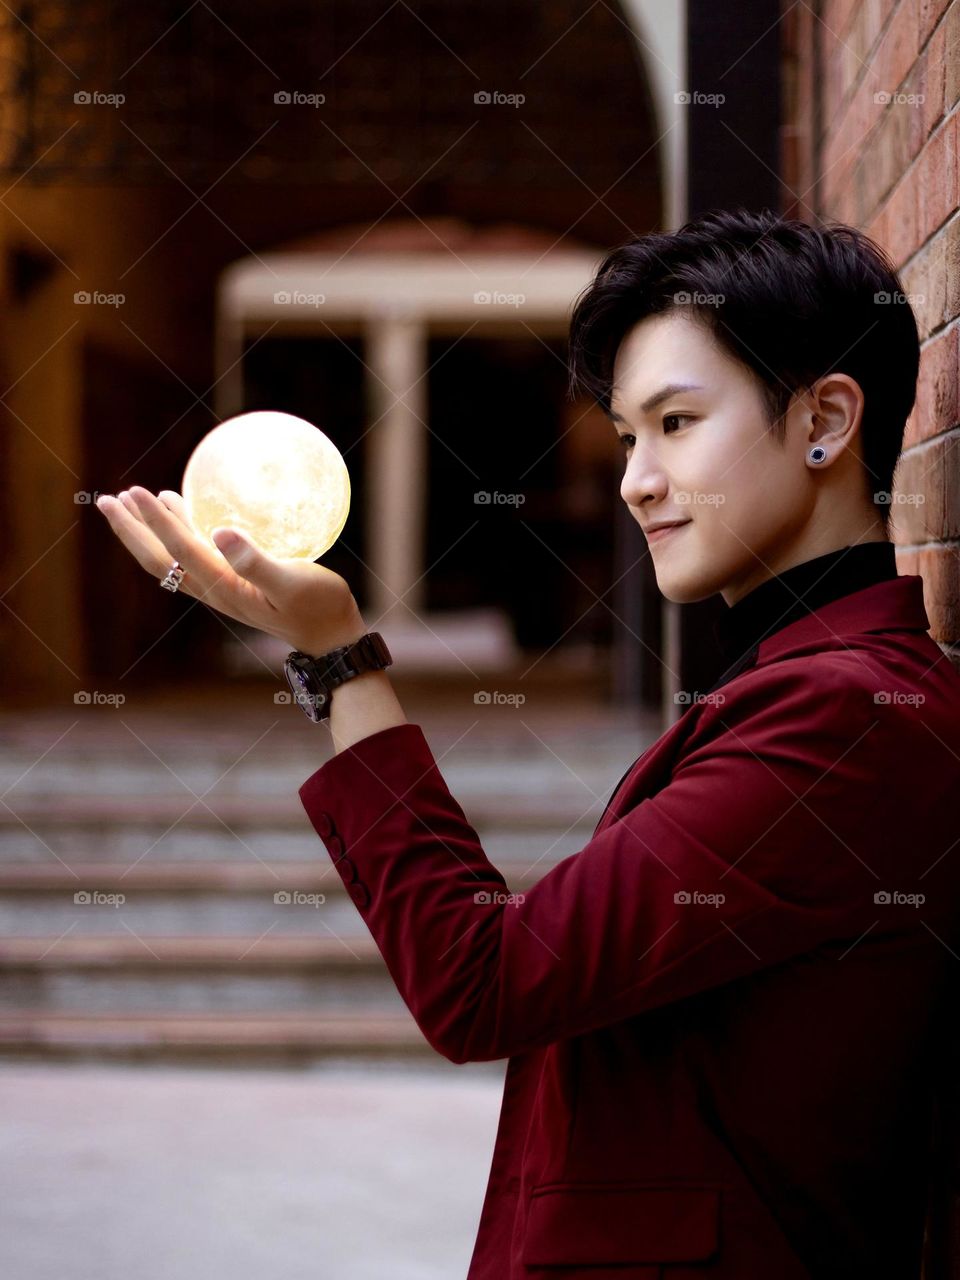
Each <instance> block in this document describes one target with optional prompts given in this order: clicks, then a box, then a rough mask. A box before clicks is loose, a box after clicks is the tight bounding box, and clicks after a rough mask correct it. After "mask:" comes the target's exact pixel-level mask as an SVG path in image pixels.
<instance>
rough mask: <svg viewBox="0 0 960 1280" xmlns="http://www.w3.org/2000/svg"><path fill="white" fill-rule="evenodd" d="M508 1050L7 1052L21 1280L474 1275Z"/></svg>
mask: <svg viewBox="0 0 960 1280" xmlns="http://www.w3.org/2000/svg"><path fill="white" fill-rule="evenodd" d="M503 1065H504V1064H503V1063H483V1064H467V1065H466V1066H455V1065H454V1064H452V1063H451V1064H449V1065H447V1064H441V1065H440V1066H439V1067H437V1068H432V1067H427V1068H405V1067H403V1066H399V1067H393V1068H388V1067H386V1066H383V1065H380V1066H371V1067H355V1066H344V1067H324V1068H318V1069H316V1070H315V1071H311V1072H304V1073H292V1072H288V1071H285V1072H276V1073H272V1072H267V1071H252V1070H250V1071H247V1070H237V1071H228V1070H213V1069H211V1070H202V1069H197V1070H191V1069H186V1068H178V1069H160V1068H144V1067H132V1068H123V1067H77V1066H68V1067H63V1066H56V1065H38V1066H22V1067H21V1066H11V1065H5V1066H0V1117H2V1119H0V1276H3V1277H4V1280H130V1278H131V1277H136V1280H179V1278H180V1277H183V1278H184V1280H186V1278H192V1277H198V1278H200V1277H202V1278H203V1280H228V1277H229V1280H462V1278H463V1277H464V1276H465V1275H466V1270H467V1265H468V1262H469V1259H470V1253H471V1251H472V1247H473V1241H474V1236H475V1234H476V1227H477V1222H478V1219H479V1214H480V1205H481V1201H482V1196H483V1190H484V1187H485V1185H486V1178H487V1172H488V1169H489V1164H490V1156H491V1154H492V1150H493V1140H494V1136H495V1132H496V1122H497V1116H498V1112H499V1103H500V1095H501V1092H502V1082H503Z"/></svg>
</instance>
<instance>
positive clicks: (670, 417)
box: [663, 413, 693, 435]
mask: <svg viewBox="0 0 960 1280" xmlns="http://www.w3.org/2000/svg"><path fill="white" fill-rule="evenodd" d="M671 421H672V422H692V421H693V417H692V415H691V414H689V413H668V414H667V415H666V417H665V418H664V419H663V429H664V431H665V432H666V433H667V435H670V434H672V433H671V432H670V431H668V430H667V423H668V422H671ZM677 429H678V428H676V427H674V428H673V430H674V431H676V430H677Z"/></svg>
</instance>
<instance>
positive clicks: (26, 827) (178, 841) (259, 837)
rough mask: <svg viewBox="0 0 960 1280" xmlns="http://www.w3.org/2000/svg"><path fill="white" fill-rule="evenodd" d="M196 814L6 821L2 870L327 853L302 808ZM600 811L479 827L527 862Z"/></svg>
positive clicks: (558, 848) (491, 844)
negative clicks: (235, 815)
mask: <svg viewBox="0 0 960 1280" xmlns="http://www.w3.org/2000/svg"><path fill="white" fill-rule="evenodd" d="M0 812H2V810H0ZM181 812H182V811H181ZM196 812H197V811H196V810H194V811H193V813H192V814H190V815H188V816H187V817H186V818H185V819H184V820H183V821H180V822H178V821H177V817H178V816H180V815H178V814H172V815H169V816H168V818H167V820H166V821H162V822H151V821H149V820H144V821H143V822H142V823H141V822H138V821H136V820H135V819H129V820H128V819H126V818H121V817H120V816H118V817H117V819H116V821H115V822H113V823H111V821H110V819H109V816H108V815H107V814H103V815H100V816H98V817H97V818H96V819H95V820H93V821H91V822H82V821H81V822H78V821H76V820H70V819H69V818H66V817H65V818H64V819H63V821H62V822H56V821H55V822H53V823H50V824H48V823H47V821H46V820H45V819H44V818H43V816H42V815H39V814H35V815H31V817H30V819H29V820H26V819H25V820H24V821H23V822H18V821H17V820H16V819H15V818H14V819H11V820H9V821H8V820H0V869H2V867H3V866H4V865H9V864H14V865H24V864H27V863H31V864H34V865H37V866H50V865H51V864H52V865H55V866H56V865H60V864H61V863H64V864H66V865H67V866H68V867H73V866H75V865H77V864H78V863H85V864H89V865H96V864H100V863H104V864H108V863H123V864H124V865H125V866H127V867H130V866H132V865H134V864H136V865H142V864H145V863H149V862H164V863H171V864H172V863H177V862H183V863H196V864H201V863H206V862H224V863H226V862H234V863H237V864H238V865H246V864H254V865H264V864H269V865H271V866H273V865H275V864H278V863H300V864H302V865H303V866H305V867H306V866H311V865H313V864H315V863H316V862H317V861H318V859H319V860H320V862H321V863H322V862H323V861H325V860H326V859H327V853H326V850H325V848H324V847H323V845H322V843H321V842H320V838H319V836H318V835H317V833H316V832H315V831H314V829H313V827H312V826H311V824H310V822H309V821H308V819H307V817H306V814H304V813H302V811H301V814H300V818H299V820H298V821H296V822H290V823H288V824H287V825H274V826H267V825H264V824H263V823H262V822H259V821H257V822H256V823H250V824H248V825H244V824H242V823H239V822H237V821H236V820H235V819H234V820H233V821H218V820H217V819H216V818H213V817H210V818H209V821H206V822H194V816H195V814H196ZM601 812H602V809H600V808H597V809H591V810H590V811H587V812H579V813H576V812H575V813H574V814H573V815H572V818H571V820H570V821H562V819H563V818H565V817H566V815H565V814H562V813H560V812H558V811H555V812H554V813H552V814H531V815H529V816H528V820H527V821H524V820H523V818H522V816H521V815H517V814H515V815H514V817H515V821H514V822H513V823H512V824H511V825H510V826H504V825H503V824H502V823H500V822H495V823H486V822H474V823H473V826H474V829H475V830H476V832H477V835H478V836H479V838H480V843H481V845H482V847H483V849H484V850H485V852H486V853H487V856H488V857H489V858H490V859H491V861H493V862H494V863H495V864H499V862H501V861H503V862H507V863H509V864H517V865H519V864H529V863H531V862H535V861H537V860H538V859H540V858H541V857H543V856H547V857H553V858H554V859H557V858H560V857H566V855H567V854H570V853H576V852H577V851H578V850H580V849H582V848H583V846H584V845H585V844H586V843H587V841H588V840H589V839H590V837H591V835H592V834H593V830H594V827H595V826H596V823H597V820H598V819H599V817H600V813H601ZM7 818H8V819H9V818H10V815H7ZM58 860H59V861H58Z"/></svg>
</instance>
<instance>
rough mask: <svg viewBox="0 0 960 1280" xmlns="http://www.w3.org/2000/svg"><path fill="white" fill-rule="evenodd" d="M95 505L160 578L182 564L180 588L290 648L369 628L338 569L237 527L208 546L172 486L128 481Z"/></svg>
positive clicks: (340, 640)
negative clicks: (279, 551)
mask: <svg viewBox="0 0 960 1280" xmlns="http://www.w3.org/2000/svg"><path fill="white" fill-rule="evenodd" d="M97 508H98V509H99V510H100V511H101V512H102V513H103V514H104V515H105V516H106V518H107V520H108V521H109V523H110V527H111V529H112V530H113V532H114V533H115V534H116V535H117V537H118V538H119V539H120V541H121V542H122V543H123V545H124V546H125V547H126V548H127V550H128V551H129V552H130V554H131V555H132V556H133V558H134V559H135V560H136V561H137V563H138V564H139V565H140V566H141V567H142V568H144V569H146V571H147V572H148V573H149V574H150V575H151V577H154V578H156V579H157V582H158V585H159V581H160V579H161V578H163V577H164V576H165V575H166V574H167V572H168V570H169V569H170V567H171V565H172V564H173V562H174V560H178V561H179V562H180V565H181V567H182V569H183V570H184V578H183V581H182V582H181V584H180V590H181V591H183V592H185V593H186V594H187V595H190V596H195V597H196V598H197V599H198V600H201V601H202V602H203V603H204V604H207V605H209V606H210V607H211V608H213V609H217V610H219V612H221V613H225V614H228V615H229V616H230V617H231V618H236V619H237V621H238V622H243V623H246V624H247V625H248V626H251V627H256V628H258V629H259V630H260V631H265V632H266V633H267V634H268V635H272V636H278V637H279V638H281V639H283V640H285V641H286V642H287V643H288V644H289V645H291V646H292V647H293V648H295V649H300V650H302V651H303V652H304V653H309V654H312V655H314V656H316V655H319V654H321V653H325V652H328V651H329V650H330V649H335V648H337V647H338V646H339V645H342V644H348V643H350V641H352V640H357V639H359V638H360V636H362V635H363V634H364V632H365V631H366V630H367V628H366V627H365V626H364V622H363V618H362V615H361V614H360V610H359V609H358V607H357V603H356V601H355V599H354V597H353V593H352V592H351V590H350V587H349V585H348V584H347V582H346V580H345V579H344V578H342V577H341V576H340V575H339V574H338V573H334V572H333V571H332V570H331V569H325V568H323V566H322V565H319V564H313V563H310V562H308V561H305V560H280V559H277V558H276V557H275V556H271V555H268V554H267V553H266V552H265V551H263V550H261V548H259V547H258V546H256V544H255V543H253V542H252V541H251V540H250V539H249V538H248V537H246V535H244V534H242V533H240V532H239V531H231V530H227V529H217V530H214V534H213V540H214V542H215V543H216V546H217V550H214V548H213V547H211V546H210V544H209V543H208V542H207V541H206V539H205V538H201V537H200V535H199V534H198V533H197V531H196V530H195V529H194V528H193V526H192V525H191V523H190V520H189V518H188V516H187V512H186V508H185V506H184V502H183V498H182V497H181V496H180V494H179V493H175V492H174V491H173V490H171V489H162V490H161V491H160V493H159V494H158V495H154V494H152V493H151V492H150V491H149V489H144V488H142V487H141V486H140V485H134V486H132V487H131V488H130V489H129V490H125V491H124V492H123V493H121V494H120V495H119V496H118V497H112V496H110V495H103V496H101V497H100V498H98V499H97ZM231 535H232V536H231Z"/></svg>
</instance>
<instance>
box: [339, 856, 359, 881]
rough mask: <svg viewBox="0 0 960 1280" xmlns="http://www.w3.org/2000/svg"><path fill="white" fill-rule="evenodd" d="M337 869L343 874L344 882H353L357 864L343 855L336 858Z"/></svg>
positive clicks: (355, 876)
mask: <svg viewBox="0 0 960 1280" xmlns="http://www.w3.org/2000/svg"><path fill="white" fill-rule="evenodd" d="M337 870H338V871H339V872H340V874H341V876H343V879H344V883H346V884H353V882H354V881H355V880H356V878H357V864H356V863H355V862H351V861H350V859H349V858H347V857H343V858H339V859H338V860H337Z"/></svg>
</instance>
